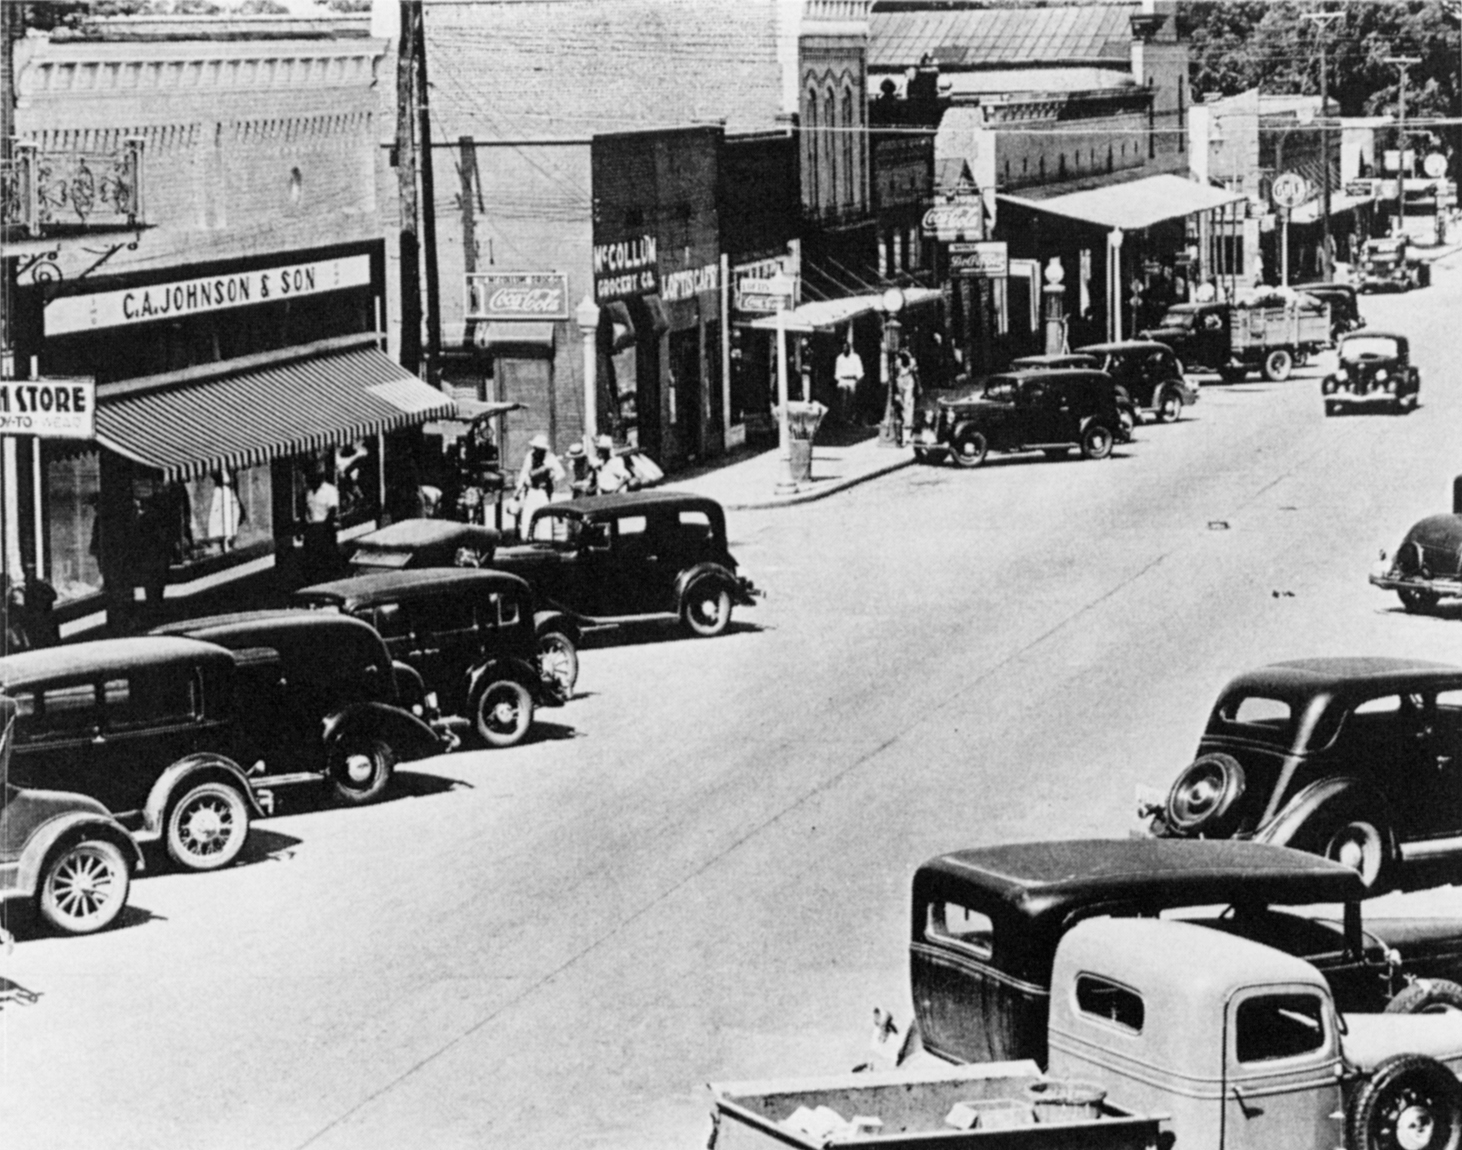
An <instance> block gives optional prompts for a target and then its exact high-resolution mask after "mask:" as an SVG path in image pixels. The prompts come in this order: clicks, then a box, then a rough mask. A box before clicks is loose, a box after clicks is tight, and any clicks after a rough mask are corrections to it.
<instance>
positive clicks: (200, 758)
mask: <svg viewBox="0 0 1462 1150" xmlns="http://www.w3.org/2000/svg"><path fill="white" fill-rule="evenodd" d="M208 779H216V780H218V781H219V782H224V783H228V784H229V785H230V786H232V787H234V788H235V789H236V790H238V791H239V793H240V794H242V795H243V796H244V801H245V802H246V803H248V804H249V813H250V814H252V815H253V816H255V817H256V818H262V817H263V816H264V814H265V811H264V808H263V807H261V806H260V805H259V800H258V799H257V798H255V797H254V790H253V788H252V787H250V786H249V776H248V775H246V774H245V773H244V770H243V768H242V767H240V766H239V765H238V764H237V763H236V762H234V761H233V760H232V759H228V758H225V757H224V756H223V755H217V754H211V753H209V752H207V751H203V752H199V753H198V754H194V755H188V756H186V757H184V758H181V759H179V760H178V761H177V762H176V763H174V764H173V765H172V766H170V767H168V769H167V770H165V771H163V773H162V774H160V775H158V777H157V782H155V783H153V784H152V791H151V792H150V793H149V794H148V796H147V805H146V806H145V807H144V808H143V809H142V827H143V831H142V832H139V833H144V832H145V833H146V834H147V835H148V836H149V837H153V838H155V837H159V836H161V834H162V820H163V814H164V813H165V812H166V811H167V806H168V800H169V799H171V798H172V797H173V792H174V791H175V790H177V789H178V788H179V787H180V786H182V784H183V783H185V782H204V781H207V780H208Z"/></svg>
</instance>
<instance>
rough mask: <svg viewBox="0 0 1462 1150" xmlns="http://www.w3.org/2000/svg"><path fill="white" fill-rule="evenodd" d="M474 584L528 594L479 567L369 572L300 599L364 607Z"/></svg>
mask: <svg viewBox="0 0 1462 1150" xmlns="http://www.w3.org/2000/svg"><path fill="white" fill-rule="evenodd" d="M473 584H476V586H477V588H479V589H481V590H483V591H490V590H492V589H494V588H496V589H498V590H508V589H513V590H516V591H527V590H528V584H527V583H526V582H524V581H523V580H522V579H520V578H519V577H518V576H517V575H510V574H508V573H507V572H506V571H491V570H485V569H483V568H480V567H421V568H417V569H416V570H412V571H372V572H370V573H368V574H364V575H352V576H348V577H346V578H344V579H332V580H330V581H329V582H327V583H315V584H313V585H312V586H309V587H301V588H300V589H299V590H298V591H296V592H295V594H296V595H299V596H307V597H313V598H329V599H337V600H339V601H340V602H342V603H355V604H366V603H372V602H377V601H379V600H382V599H395V598H399V597H401V595H402V593H403V592H407V593H409V594H413V595H415V594H421V595H430V594H431V593H433V592H434V591H440V590H442V589H444V588H452V587H464V586H467V587H470V586H472V585H473Z"/></svg>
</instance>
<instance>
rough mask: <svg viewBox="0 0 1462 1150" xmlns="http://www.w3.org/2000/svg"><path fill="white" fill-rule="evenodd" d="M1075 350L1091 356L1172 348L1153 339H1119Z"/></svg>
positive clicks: (1091, 344)
mask: <svg viewBox="0 0 1462 1150" xmlns="http://www.w3.org/2000/svg"><path fill="white" fill-rule="evenodd" d="M1076 350H1077V351H1084V352H1089V353H1090V354H1092V355H1105V354H1106V353H1108V352H1112V351H1172V348H1170V347H1168V345H1167V344H1165V343H1162V342H1160V341H1158V340H1155V339H1119V340H1113V341H1112V342H1111V343H1089V344H1087V345H1085V346H1084V347H1079V348H1077V349H1076Z"/></svg>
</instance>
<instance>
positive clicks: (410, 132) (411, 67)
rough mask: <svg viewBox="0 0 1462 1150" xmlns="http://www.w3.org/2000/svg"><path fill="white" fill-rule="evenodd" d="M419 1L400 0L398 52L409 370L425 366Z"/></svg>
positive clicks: (404, 337)
mask: <svg viewBox="0 0 1462 1150" xmlns="http://www.w3.org/2000/svg"><path fill="white" fill-rule="evenodd" d="M419 7H420V6H419V4H418V3H416V2H415V0H401V30H400V33H399V42H398V44H397V52H396V187H397V194H398V196H399V198H400V201H401V237H400V255H401V348H400V355H399V359H400V361H401V366H402V367H404V368H405V369H406V370H407V371H409V372H412V373H413V374H414V373H416V372H417V371H418V370H420V368H421V242H420V240H419V239H418V238H417V220H418V219H419V214H418V210H417V202H418V201H417V195H416V167H417V151H416V129H417V120H416V117H415V116H414V115H413V114H412V113H413V110H414V109H415V107H416V74H417V72H416V36H417V30H418V28H419V24H418V23H417V19H416V17H417V12H418V11H419Z"/></svg>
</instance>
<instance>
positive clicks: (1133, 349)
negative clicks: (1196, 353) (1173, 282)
mask: <svg viewBox="0 0 1462 1150" xmlns="http://www.w3.org/2000/svg"><path fill="white" fill-rule="evenodd" d="M1077 351H1079V352H1082V353H1084V354H1086V355H1090V356H1092V357H1093V358H1095V359H1096V360H1097V364H1096V366H1097V367H1098V368H1100V369H1101V370H1102V371H1105V372H1106V373H1107V374H1108V375H1110V376H1111V377H1112V380H1113V381H1114V382H1115V383H1116V384H1117V386H1118V387H1120V388H1121V389H1122V390H1123V391H1125V392H1126V393H1127V395H1128V396H1130V397H1131V399H1132V402H1133V404H1134V405H1135V406H1136V408H1137V410H1138V411H1142V412H1147V413H1149V414H1151V415H1152V416H1153V417H1154V418H1155V419H1156V420H1157V421H1158V422H1159V423H1173V422H1176V421H1177V420H1179V419H1181V418H1182V417H1183V408H1184V407H1192V406H1193V404H1195V403H1197V402H1198V389H1197V388H1196V387H1194V386H1192V385H1191V384H1190V383H1189V382H1188V380H1187V378H1186V377H1185V376H1184V375H1183V365H1182V364H1181V363H1179V362H1178V357H1177V356H1176V355H1174V354H1173V349H1172V348H1170V347H1168V345H1167V344H1165V343H1157V342H1155V341H1154V340H1148V339H1126V340H1118V341H1116V342H1113V343H1093V344H1089V345H1088V346H1086V347H1081V348H1077Z"/></svg>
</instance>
